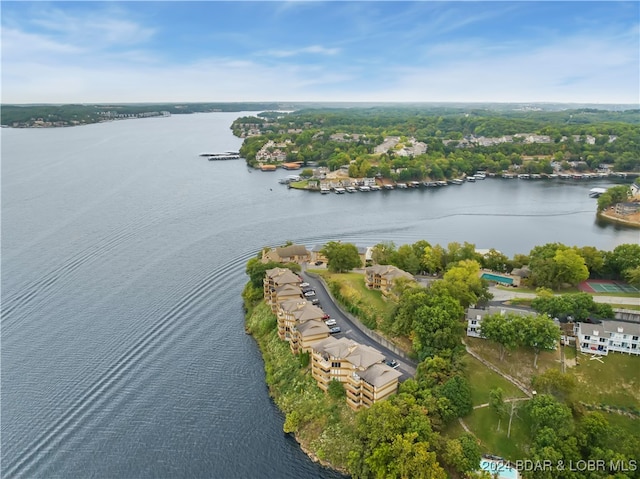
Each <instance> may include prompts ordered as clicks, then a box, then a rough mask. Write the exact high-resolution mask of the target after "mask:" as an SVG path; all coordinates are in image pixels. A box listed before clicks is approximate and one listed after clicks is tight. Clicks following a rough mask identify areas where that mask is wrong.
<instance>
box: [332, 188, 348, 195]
mask: <svg viewBox="0 0 640 479" xmlns="http://www.w3.org/2000/svg"><path fill="white" fill-rule="evenodd" d="M346 191H347V190H345V189H344V188H342V187H341V186H336V187H335V188H334V189H333V192H334V193H335V194H336V195H343V194H345V192H346Z"/></svg>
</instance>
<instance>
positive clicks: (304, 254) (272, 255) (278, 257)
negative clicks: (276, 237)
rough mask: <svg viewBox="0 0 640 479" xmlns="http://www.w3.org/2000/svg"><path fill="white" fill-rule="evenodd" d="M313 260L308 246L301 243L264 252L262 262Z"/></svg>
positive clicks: (303, 261) (304, 261)
mask: <svg viewBox="0 0 640 479" xmlns="http://www.w3.org/2000/svg"><path fill="white" fill-rule="evenodd" d="M310 260H311V253H310V252H309V250H307V247H306V246H304V245H300V244H292V245H289V246H281V247H278V248H273V249H269V250H265V251H263V252H262V262H263V263H268V262H269V261H275V262H276V263H307V262H309V261H310Z"/></svg>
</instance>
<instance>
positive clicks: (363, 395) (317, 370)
mask: <svg viewBox="0 0 640 479" xmlns="http://www.w3.org/2000/svg"><path fill="white" fill-rule="evenodd" d="M311 356H312V360H311V374H312V376H313V378H314V379H315V380H316V382H317V383H318V386H319V387H320V389H322V390H323V391H327V390H328V389H329V384H330V382H331V381H333V380H336V381H340V382H341V383H342V385H343V386H344V388H345V390H346V395H347V404H348V405H349V407H351V408H352V409H356V410H357V409H360V408H362V407H369V406H371V405H372V404H373V403H375V402H377V401H382V400H384V399H386V398H388V397H389V396H391V395H392V394H395V393H396V392H397V390H398V379H399V378H400V376H401V375H402V374H401V373H400V372H399V371H397V370H395V369H393V368H391V367H389V366H387V365H386V364H384V359H385V358H384V356H383V355H382V353H380V352H379V351H378V350H376V349H374V348H372V347H370V346H365V345H362V344H358V343H356V342H355V341H352V340H350V339H347V338H340V339H336V338H334V337H329V338H326V339H324V340H322V341H318V342H316V343H313V344H312V345H311Z"/></svg>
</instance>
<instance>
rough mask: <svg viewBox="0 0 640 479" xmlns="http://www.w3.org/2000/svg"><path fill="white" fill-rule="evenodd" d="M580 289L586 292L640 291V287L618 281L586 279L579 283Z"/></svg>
mask: <svg viewBox="0 0 640 479" xmlns="http://www.w3.org/2000/svg"><path fill="white" fill-rule="evenodd" d="M580 289H581V290H582V291H586V292H588V293H640V289H638V288H636V287H635V286H632V285H630V284H627V283H622V282H620V281H606V280H591V279H589V280H587V281H584V282H582V283H581V284H580Z"/></svg>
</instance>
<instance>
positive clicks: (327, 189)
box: [320, 186, 331, 195]
mask: <svg viewBox="0 0 640 479" xmlns="http://www.w3.org/2000/svg"><path fill="white" fill-rule="evenodd" d="M320 193H322V194H323V195H326V194H327V193H331V190H330V189H329V187H328V186H321V187H320Z"/></svg>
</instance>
